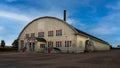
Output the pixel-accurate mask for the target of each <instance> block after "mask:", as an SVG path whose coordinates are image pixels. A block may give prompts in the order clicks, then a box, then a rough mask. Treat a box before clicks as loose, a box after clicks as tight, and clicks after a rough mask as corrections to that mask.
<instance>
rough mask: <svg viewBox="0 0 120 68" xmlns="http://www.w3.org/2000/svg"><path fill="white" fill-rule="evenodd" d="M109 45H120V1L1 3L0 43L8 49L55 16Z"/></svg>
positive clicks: (0, 0) (3, 0) (20, 0)
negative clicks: (29, 27)
mask: <svg viewBox="0 0 120 68" xmlns="http://www.w3.org/2000/svg"><path fill="white" fill-rule="evenodd" d="M64 9H66V10H67V22H68V23H69V24H71V25H73V26H74V27H76V28H78V29H80V30H82V31H85V32H87V33H89V34H91V35H94V36H96V37H98V38H101V39H103V40H105V41H107V42H109V43H110V44H111V45H113V46H117V45H118V44H120V0H0V40H2V39H4V40H5V41H6V44H7V45H11V44H12V42H13V41H14V40H15V39H16V38H17V37H18V35H19V33H20V32H21V30H22V29H23V28H24V27H25V25H26V24H28V23H29V22H30V21H32V20H33V19H35V18H38V17H42V16H54V17H57V18H60V19H63V10H64Z"/></svg>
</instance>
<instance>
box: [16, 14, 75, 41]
mask: <svg viewBox="0 0 120 68" xmlns="http://www.w3.org/2000/svg"><path fill="white" fill-rule="evenodd" d="M43 18H51V19H56V20H59V21H62V22H64V23H65V24H66V25H67V26H69V27H70V28H71V29H72V30H73V31H74V32H75V33H77V31H76V30H75V29H74V27H73V26H71V25H69V24H68V23H67V22H66V21H63V20H62V19H59V18H56V17H52V16H44V17H39V18H36V19H34V20H32V21H31V22H29V23H28V24H27V25H26V26H25V27H24V28H23V29H22V31H21V32H20V34H19V35H18V39H19V38H20V35H21V34H22V32H23V31H24V30H25V29H26V28H27V27H28V26H29V25H30V24H31V23H33V22H34V21H37V20H39V19H43Z"/></svg>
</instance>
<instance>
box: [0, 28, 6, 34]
mask: <svg viewBox="0 0 120 68" xmlns="http://www.w3.org/2000/svg"><path fill="white" fill-rule="evenodd" d="M5 32H6V30H5V28H4V27H2V26H0V34H4V33H5Z"/></svg>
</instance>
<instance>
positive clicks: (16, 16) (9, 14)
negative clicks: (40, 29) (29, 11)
mask: <svg viewBox="0 0 120 68" xmlns="http://www.w3.org/2000/svg"><path fill="white" fill-rule="evenodd" d="M0 17H4V18H9V19H14V20H18V21H22V22H28V21H30V20H31V18H30V17H28V16H25V15H22V14H17V13H12V12H6V11H0Z"/></svg>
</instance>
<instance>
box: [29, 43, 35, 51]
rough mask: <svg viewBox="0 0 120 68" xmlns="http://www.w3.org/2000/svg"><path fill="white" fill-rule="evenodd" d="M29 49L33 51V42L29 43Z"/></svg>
mask: <svg viewBox="0 0 120 68" xmlns="http://www.w3.org/2000/svg"><path fill="white" fill-rule="evenodd" d="M29 51H32V52H34V51H35V43H34V42H30V43H29Z"/></svg>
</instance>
